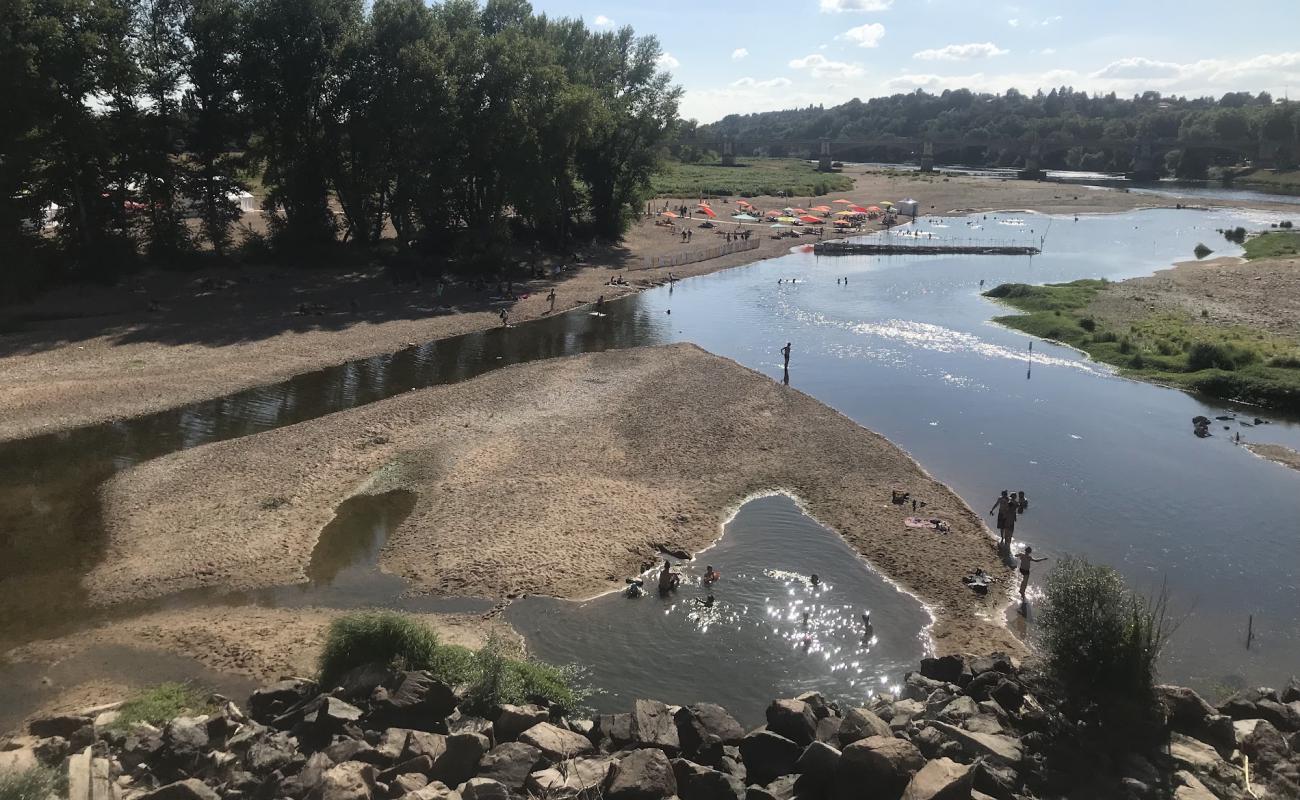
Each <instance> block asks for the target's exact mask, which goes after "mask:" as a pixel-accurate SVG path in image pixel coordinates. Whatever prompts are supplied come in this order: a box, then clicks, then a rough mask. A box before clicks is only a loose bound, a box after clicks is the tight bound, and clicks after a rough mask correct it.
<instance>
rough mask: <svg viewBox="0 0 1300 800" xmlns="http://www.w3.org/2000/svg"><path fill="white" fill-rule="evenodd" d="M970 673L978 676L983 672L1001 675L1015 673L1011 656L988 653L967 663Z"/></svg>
mask: <svg viewBox="0 0 1300 800" xmlns="http://www.w3.org/2000/svg"><path fill="white" fill-rule="evenodd" d="M967 665H968V666H969V667H970V673H971V674H972V675H979V674H981V673H984V672H1000V673H1002V674H1003V675H1010V674H1011V673H1012V672H1014V671H1015V668H1014V666H1013V665H1012V663H1011V656H1009V655H1007V654H1006V653H990V654H989V655H986V656H974V657H972V658H971V659H970V660H969V661H968V662H967Z"/></svg>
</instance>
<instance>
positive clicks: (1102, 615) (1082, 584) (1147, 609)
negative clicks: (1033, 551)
mask: <svg viewBox="0 0 1300 800" xmlns="http://www.w3.org/2000/svg"><path fill="white" fill-rule="evenodd" d="M1046 590H1047V597H1046V601H1045V602H1044V604H1043V609H1042V610H1041V612H1040V614H1039V625H1038V634H1037V635H1038V637H1039V638H1040V640H1041V644H1042V652H1043V653H1044V656H1045V659H1046V666H1047V669H1048V672H1049V673H1050V674H1051V675H1052V676H1053V677H1054V678H1056V679H1057V680H1058V681H1059V682H1060V683H1061V686H1062V688H1063V689H1064V690H1065V694H1066V698H1067V702H1068V703H1069V704H1070V705H1071V706H1072V707H1073V710H1074V711H1075V712H1077V713H1079V714H1080V715H1081V718H1083V717H1092V718H1095V719H1097V720H1098V721H1099V722H1101V723H1103V724H1108V725H1109V726H1114V727H1115V729H1116V730H1119V731H1121V732H1123V733H1134V734H1137V735H1139V736H1140V735H1144V734H1146V733H1149V732H1150V730H1149V728H1148V726H1150V725H1151V724H1152V723H1154V722H1156V720H1157V719H1158V713H1157V712H1156V703H1155V698H1154V692H1153V690H1152V687H1153V686H1154V685H1155V679H1156V673H1157V666H1158V663H1159V660H1160V653H1161V651H1162V649H1163V648H1164V646H1165V643H1166V642H1167V641H1168V640H1169V636H1170V635H1171V634H1172V633H1173V626H1172V625H1171V624H1170V622H1169V619H1168V616H1167V601H1168V597H1167V595H1166V594H1165V593H1164V592H1163V591H1162V592H1161V594H1160V595H1159V596H1157V597H1155V598H1154V599H1153V598H1147V597H1143V596H1141V595H1138V594H1137V593H1135V592H1133V591H1132V590H1130V589H1129V588H1128V587H1127V586H1126V585H1125V583H1124V579H1123V578H1122V577H1120V574H1119V573H1118V572H1116V571H1115V570H1114V569H1111V568H1110V567H1107V566H1103V565H1099V564H1090V563H1088V561H1087V560H1085V559H1083V558H1078V557H1074V556H1066V557H1065V558H1064V559H1062V560H1061V562H1060V563H1058V564H1057V565H1056V568H1055V569H1053V570H1052V572H1051V574H1050V575H1049V576H1048V579H1047V586H1046ZM1120 726H1123V727H1120Z"/></svg>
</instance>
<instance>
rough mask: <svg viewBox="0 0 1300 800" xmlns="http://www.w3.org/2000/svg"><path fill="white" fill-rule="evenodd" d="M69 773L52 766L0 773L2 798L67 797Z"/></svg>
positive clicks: (22, 799)
mask: <svg viewBox="0 0 1300 800" xmlns="http://www.w3.org/2000/svg"><path fill="white" fill-rule="evenodd" d="M67 791H68V781H67V773H66V772H65V771H64V770H60V769H55V768H54V767H50V766H44V765H42V766H36V767H32V768H31V769H25V770H23V771H21V772H4V773H0V800H49V798H51V797H55V798H57V797H65V796H66V795H67Z"/></svg>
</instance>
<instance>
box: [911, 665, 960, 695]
mask: <svg viewBox="0 0 1300 800" xmlns="http://www.w3.org/2000/svg"><path fill="white" fill-rule="evenodd" d="M948 686H949V684H946V683H944V682H943V681H936V680H931V679H930V678H927V677H925V676H924V675H922V674H921V673H919V672H909V673H907V675H906V676H905V677H904V678H903V697H905V698H906V699H908V700H920V701H921V702H925V701H926V700H927V699H928V698H929V697H930V695H932V694H934V693H935V692H936V691H938V690H940V689H947V688H948ZM953 688H954V691H953V692H952V693H953V694H956V693H957V692H956V691H955V689H956V688H957V687H953Z"/></svg>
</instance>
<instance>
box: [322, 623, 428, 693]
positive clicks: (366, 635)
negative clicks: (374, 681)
mask: <svg viewBox="0 0 1300 800" xmlns="http://www.w3.org/2000/svg"><path fill="white" fill-rule="evenodd" d="M373 663H380V664H389V665H392V666H394V667H396V668H398V669H427V670H433V668H434V667H435V666H436V665H438V664H439V654H438V635H437V634H435V633H434V632H433V631H432V630H431V629H430V628H429V627H428V626H427V625H424V624H422V623H420V622H418V621H416V620H414V619H411V618H410V617H406V616H403V615H401V614H398V613H396V612H393V611H383V612H378V613H361V614H348V615H346V616H342V617H339V618H338V619H336V620H334V621H333V622H331V623H330V627H329V632H328V633H326V635H325V646H324V648H322V649H321V654H320V664H319V666H320V680H321V684H322V685H323V686H334V685H335V682H336V681H337V680H338V679H339V678H341V677H342V676H343V675H344V674H345V673H346V672H347V671H348V670H350V669H354V668H356V667H359V666H361V665H363V664H373Z"/></svg>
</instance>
